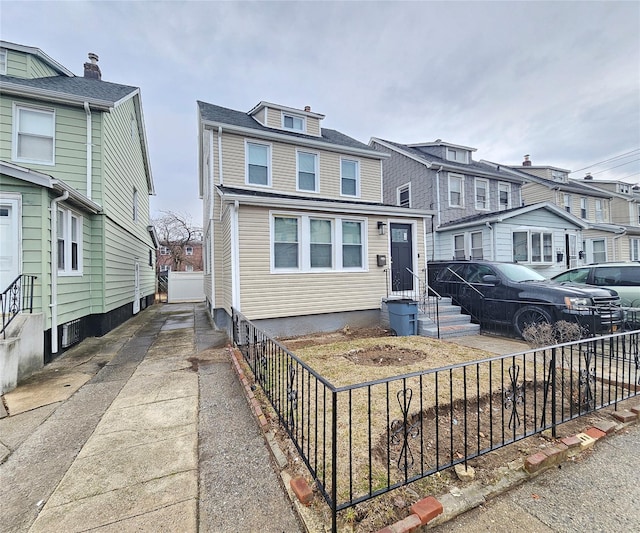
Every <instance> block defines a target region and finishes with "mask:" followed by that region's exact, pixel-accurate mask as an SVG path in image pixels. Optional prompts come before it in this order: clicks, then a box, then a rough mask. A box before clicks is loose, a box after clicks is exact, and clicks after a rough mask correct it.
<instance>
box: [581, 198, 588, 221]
mask: <svg viewBox="0 0 640 533" xmlns="http://www.w3.org/2000/svg"><path fill="white" fill-rule="evenodd" d="M580 218H585V219H586V218H587V199H586V198H580Z"/></svg>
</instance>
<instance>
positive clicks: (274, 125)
mask: <svg viewBox="0 0 640 533" xmlns="http://www.w3.org/2000/svg"><path fill="white" fill-rule="evenodd" d="M198 111H199V184H200V196H201V198H202V199H203V213H204V224H203V228H204V268H205V294H206V300H207V304H208V308H209V310H210V312H211V314H212V316H213V317H214V321H215V322H216V324H217V325H218V326H219V327H223V328H228V327H229V324H230V322H229V318H230V317H231V316H232V309H235V310H237V311H239V312H241V313H242V314H243V315H245V316H246V317H247V318H248V319H250V320H252V321H254V322H257V323H259V325H260V327H262V328H263V329H266V330H268V331H269V332H270V333H272V334H275V335H287V334H294V333H302V332H306V331H321V330H331V329H337V328H340V327H343V326H344V325H346V324H349V325H352V326H361V325H371V324H372V323H377V322H378V321H379V320H380V308H381V302H382V299H383V298H385V297H386V296H387V295H388V294H389V293H391V292H394V291H401V290H406V289H411V288H413V284H414V282H416V281H415V278H414V277H413V275H411V274H409V275H407V276H395V278H394V276H393V273H394V270H395V271H396V273H397V272H402V273H405V272H412V273H418V272H421V271H423V269H424V268H425V264H424V261H425V228H426V227H428V226H429V225H430V219H431V217H432V215H433V214H434V211H433V210H425V209H422V210H419V209H412V208H408V207H406V208H405V207H398V206H396V205H388V204H385V203H383V199H382V160H383V159H384V158H385V157H386V155H384V154H381V153H380V152H377V151H375V150H373V149H372V148H370V147H369V146H367V145H366V144H363V143H361V142H359V141H357V140H355V139H353V138H351V137H348V136H347V135H344V134H342V133H340V132H338V131H335V130H332V129H327V128H324V127H322V123H323V120H324V115H322V114H320V113H317V112H315V111H312V110H311V109H310V107H305V108H303V109H297V108H291V107H287V106H283V105H278V104H273V103H269V102H260V103H259V104H258V105H256V106H255V107H253V108H252V109H251V110H249V111H248V112H244V111H238V110H233V109H228V108H224V107H220V106H217V105H213V104H209V103H205V102H198ZM394 279H395V281H393V280H394ZM416 283H417V282H416Z"/></svg>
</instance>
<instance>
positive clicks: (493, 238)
mask: <svg viewBox="0 0 640 533" xmlns="http://www.w3.org/2000/svg"><path fill="white" fill-rule="evenodd" d="M485 225H486V226H487V228H489V233H490V234H491V261H497V259H496V232H495V228H494V227H493V226H492V225H491V222H485Z"/></svg>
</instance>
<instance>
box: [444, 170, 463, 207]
mask: <svg viewBox="0 0 640 533" xmlns="http://www.w3.org/2000/svg"><path fill="white" fill-rule="evenodd" d="M453 181H459V182H460V202H459V203H458V204H454V203H453V202H452V201H451V194H452V190H451V183H452V182H453ZM447 184H448V190H447V196H448V198H449V207H456V208H463V207H464V176H463V175H462V174H451V173H450V174H449V175H448V182H447Z"/></svg>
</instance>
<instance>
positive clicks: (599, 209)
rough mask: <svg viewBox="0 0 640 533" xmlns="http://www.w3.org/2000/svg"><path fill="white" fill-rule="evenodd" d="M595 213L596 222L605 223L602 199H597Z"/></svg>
mask: <svg viewBox="0 0 640 533" xmlns="http://www.w3.org/2000/svg"><path fill="white" fill-rule="evenodd" d="M598 204H599V207H598ZM595 211H596V214H595V216H596V222H604V200H602V199H601V198H596V200H595Z"/></svg>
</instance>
